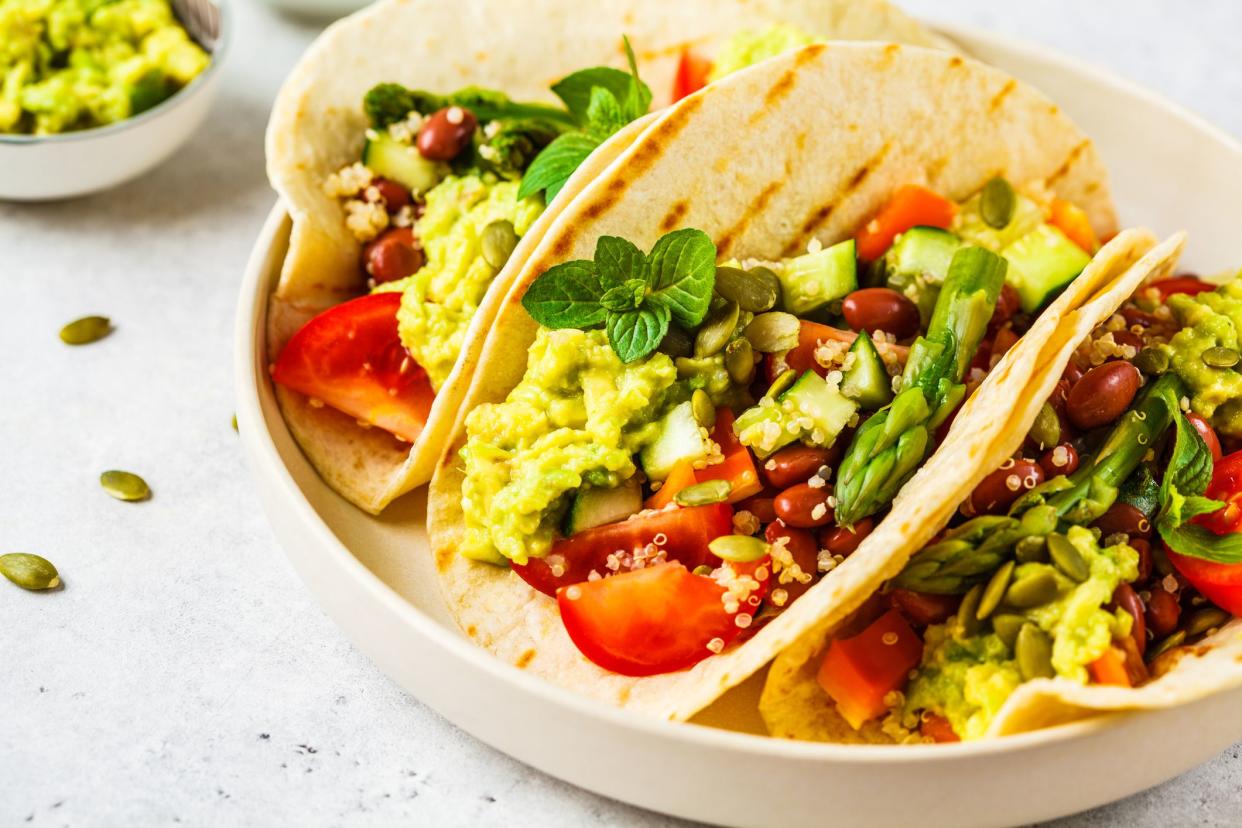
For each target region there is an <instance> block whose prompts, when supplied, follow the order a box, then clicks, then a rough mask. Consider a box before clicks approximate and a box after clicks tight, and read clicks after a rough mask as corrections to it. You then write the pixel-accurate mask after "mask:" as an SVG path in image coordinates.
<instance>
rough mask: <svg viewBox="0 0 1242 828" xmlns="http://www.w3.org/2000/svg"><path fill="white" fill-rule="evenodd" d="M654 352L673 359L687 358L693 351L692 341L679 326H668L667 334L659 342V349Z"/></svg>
mask: <svg viewBox="0 0 1242 828" xmlns="http://www.w3.org/2000/svg"><path fill="white" fill-rule="evenodd" d="M656 350H658V351H659V352H660V353H662V354H667V355H668V356H671V357H672V358H673V359H676V358H677V357H688V356H690V354H691V352H692V351H693V350H694V340H692V339H691V338H690V334H688V333H686V332H685V330H684V329H683V328H682V327H681V326H680V325H669V326H668V333H666V334H665V335H664V338H663V339H661V340H660V347H659V348H657V349H656Z"/></svg>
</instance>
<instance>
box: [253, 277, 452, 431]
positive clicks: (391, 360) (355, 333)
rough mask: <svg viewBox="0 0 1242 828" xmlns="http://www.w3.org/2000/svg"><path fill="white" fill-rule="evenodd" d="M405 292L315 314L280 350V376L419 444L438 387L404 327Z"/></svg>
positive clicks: (373, 296)
mask: <svg viewBox="0 0 1242 828" xmlns="http://www.w3.org/2000/svg"><path fill="white" fill-rule="evenodd" d="M400 305H401V294H400V293H395V292H392V293H373V294H371V295H369V296H362V297H360V298H358V299H353V300H351V301H349V302H345V303H343V304H340V305H336V306H335V307H331V308H328V309H327V310H326V311H324V312H323V313H321V314H319V315H318V316H316V317H315V318H313V319H311V320H310V321H309V322H307V323H306V324H305V325H303V326H302V328H301V329H300V330H299V331H298V332H297V333H295V334H294V335H293V338H292V339H290V340H289V344H287V345H285V349H284V350H283V351H281V352H280V357H279V358H278V359H277V360H276V365H275V366H274V368H273V369H272V379H273V380H274V381H275V382H278V383H280V384H281V385H283V386H285V387H286V388H290V389H293V390H294V391H298V392H300V393H302V394H305V395H306V396H308V397H311V398H312V399H316V400H322V401H323V402H325V403H327V404H328V405H330V406H332V407H333V408H335V409H337V410H338V411H343V412H345V413H346V414H349V415H350V416H351V417H356V418H357V419H359V420H362V421H364V422H367V423H371V424H372V425H375V426H379V427H380V428H382V429H384V430H385V431H388V432H390V433H392V434H395V435H396V436H397V437H400V438H401V439H402V440H406V441H408V442H411V443H412V442H414V441H415V440H417V439H418V436H419V434H421V433H422V431H423V426H424V425H425V424H426V422H427V414H428V412H430V411H431V404H432V402H434V401H435V392H434V391H433V390H432V388H431V381H430V380H429V379H428V378H427V372H426V371H424V370H423V369H422V368H421V367H419V365H418V364H417V363H416V362H414V360H413V359H412V358H411V357H410V354H409V352H408V351H407V350H406V349H405V347H404V346H403V345H402V344H401V337H400V335H399V334H398V332H397V308H398V307H400Z"/></svg>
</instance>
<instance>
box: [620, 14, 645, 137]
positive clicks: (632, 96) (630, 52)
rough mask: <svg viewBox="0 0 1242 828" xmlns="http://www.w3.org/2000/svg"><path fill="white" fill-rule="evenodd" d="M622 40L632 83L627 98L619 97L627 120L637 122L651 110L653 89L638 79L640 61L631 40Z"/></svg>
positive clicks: (624, 38) (625, 38)
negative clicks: (636, 57)
mask: <svg viewBox="0 0 1242 828" xmlns="http://www.w3.org/2000/svg"><path fill="white" fill-rule="evenodd" d="M621 39H622V40H623V41H624V42H625V60H626V62H627V63H629V65H630V81H631V82H630V87H629V91H628V94H627V95H626V97H624V98H622V97H621V96H619V95H618V96H617V97H618V100H620V101H621V105H622V106H623V107H625V114H626V117H627V119H628V120H630V121H635V120H638V119H639V118H641V117H643V116H644V115H646V114H647V110H648V109H650V108H651V89H650V88H649V87H648V86H647V84H645V83H643V82H642V80H641V79H640V78H639V77H638V61H637V60H636V59H635V58H634V49H633V47H631V46H630V39H629V38H628V37H625V36H624V35H623V36H622V38H621Z"/></svg>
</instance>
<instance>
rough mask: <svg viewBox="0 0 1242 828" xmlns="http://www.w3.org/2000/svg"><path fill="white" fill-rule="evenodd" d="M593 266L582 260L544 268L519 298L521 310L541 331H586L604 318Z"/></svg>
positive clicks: (605, 312)
mask: <svg viewBox="0 0 1242 828" xmlns="http://www.w3.org/2000/svg"><path fill="white" fill-rule="evenodd" d="M599 293H600V288H599V280H598V279H596V278H595V265H594V264H593V263H592V262H589V261H586V260H585V259H578V260H575V261H572V262H564V263H562V264H558V265H556V266H555V267H550V268H548V269H547V270H546V271H545V272H544V273H543V274H542V275H541V276H540V277H539V278H538V279H536V280H535V281H534V282H533V283H532V284H531V286H530V287H529V288H527V289H526V295H525V296H523V297H522V307H524V308H526V312H527V313H529V314H530V315H531V318H533V319H534V320H535V321H536V322H538V323H539V324H540V325H543V326H544V327H545V328H553V329H556V328H578V329H580V330H586V329H587V328H592V327H595V326H596V325H598V324H600V323H601V322H603V321H604V319H605V317H606V316H607V311H605V309H604V306H603V305H601V304H600V301H599Z"/></svg>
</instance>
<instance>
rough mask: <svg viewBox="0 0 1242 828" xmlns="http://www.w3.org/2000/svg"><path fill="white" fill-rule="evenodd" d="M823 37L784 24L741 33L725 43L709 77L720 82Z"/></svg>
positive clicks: (708, 78)
mask: <svg viewBox="0 0 1242 828" xmlns="http://www.w3.org/2000/svg"><path fill="white" fill-rule="evenodd" d="M821 39H822V38H816V37H814V36H812V35H809V34H807V33H806V32H804V31H802V30H801V29H797V28H794V27H793V26H787V25H785V24H783V23H778V24H776V25H774V26H771V27H769V28H767V29H761V30H759V31H750V32H739V33H737V34H735V35H734V36H733V37H731V38H729V39H728V40H726V41H725V42H724V43H723V44H722V45H721V47H720V52H719V53H718V54H717V55H716V60H715V61H713V63H712V71H711V74H709V75H708V76H707V80H708V82H711V81H718V80H720V79H721V78H723V77H724V76H725V75H728V74H731V73H733V72H736V71H738V70H739V69H745V68H746V67H747V66H753V65H754V64H756V63H758V62H759V61H761V60H767V59H768V58H770V57H776V56H777V55H779V54H781V53H782V52H787V51H789V50H790V49H797V48H799V47H800V46H809V45H810V44H812V43H815V42H816V41H817V40H821Z"/></svg>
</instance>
